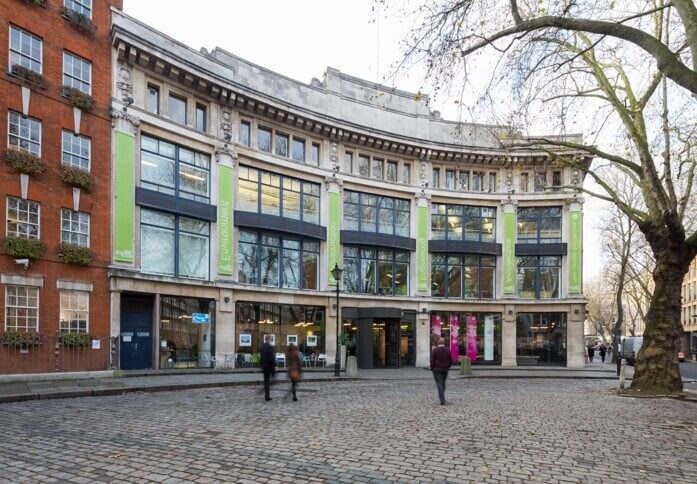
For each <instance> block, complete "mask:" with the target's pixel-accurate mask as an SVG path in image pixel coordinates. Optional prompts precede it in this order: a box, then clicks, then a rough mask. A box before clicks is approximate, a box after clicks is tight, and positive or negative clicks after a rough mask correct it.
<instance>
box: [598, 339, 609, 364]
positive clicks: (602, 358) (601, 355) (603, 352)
mask: <svg viewBox="0 0 697 484" xmlns="http://www.w3.org/2000/svg"><path fill="white" fill-rule="evenodd" d="M598 351H599V352H600V359H601V360H602V362H603V363H605V353H607V348H605V345H604V344H602V343H600V348H599V349H598Z"/></svg>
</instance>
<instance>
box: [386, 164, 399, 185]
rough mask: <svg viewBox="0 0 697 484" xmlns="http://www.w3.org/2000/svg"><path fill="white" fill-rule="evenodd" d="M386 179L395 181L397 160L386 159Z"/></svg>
mask: <svg viewBox="0 0 697 484" xmlns="http://www.w3.org/2000/svg"><path fill="white" fill-rule="evenodd" d="M386 178H387V181H391V182H396V181H397V162H396V161H388V162H387V176H386Z"/></svg>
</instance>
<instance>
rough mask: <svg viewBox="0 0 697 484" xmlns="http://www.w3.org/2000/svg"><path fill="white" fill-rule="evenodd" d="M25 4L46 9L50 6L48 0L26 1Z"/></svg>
mask: <svg viewBox="0 0 697 484" xmlns="http://www.w3.org/2000/svg"><path fill="white" fill-rule="evenodd" d="M24 3H26V4H27V5H36V6H37V7H44V8H46V6H47V5H48V2H47V1H46V0H24Z"/></svg>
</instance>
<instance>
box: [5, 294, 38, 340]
mask: <svg viewBox="0 0 697 484" xmlns="http://www.w3.org/2000/svg"><path fill="white" fill-rule="evenodd" d="M38 330H39V288H37V287H28V286H9V285H8V286H5V331H38Z"/></svg>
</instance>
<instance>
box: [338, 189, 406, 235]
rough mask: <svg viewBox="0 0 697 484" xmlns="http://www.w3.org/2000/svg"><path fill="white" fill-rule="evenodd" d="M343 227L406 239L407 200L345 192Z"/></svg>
mask: <svg viewBox="0 0 697 484" xmlns="http://www.w3.org/2000/svg"><path fill="white" fill-rule="evenodd" d="M344 227H345V229H346V230H357V231H359V232H378V233H381V234H390V235H399V236H403V237H408V236H409V200H402V199H399V198H391V197H383V196H380V195H372V194H370V193H360V192H352V191H349V190H345V191H344Z"/></svg>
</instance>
